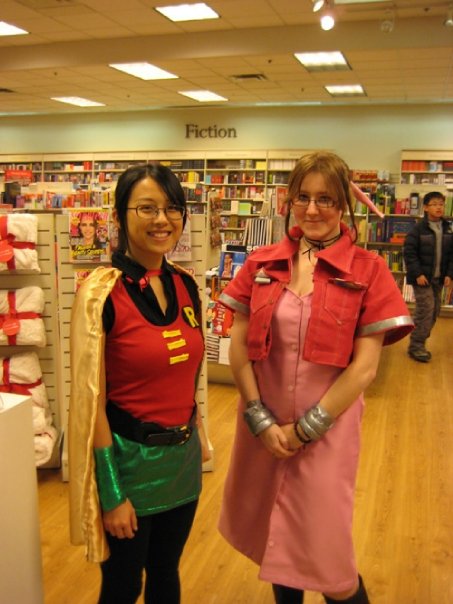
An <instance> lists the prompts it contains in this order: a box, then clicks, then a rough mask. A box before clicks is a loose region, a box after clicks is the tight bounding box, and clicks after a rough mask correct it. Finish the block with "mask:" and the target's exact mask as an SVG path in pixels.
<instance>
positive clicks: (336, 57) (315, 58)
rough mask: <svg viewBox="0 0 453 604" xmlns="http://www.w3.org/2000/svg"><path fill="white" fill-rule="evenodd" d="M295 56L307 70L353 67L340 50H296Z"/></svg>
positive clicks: (346, 68) (347, 68) (338, 69)
mask: <svg viewBox="0 0 453 604" xmlns="http://www.w3.org/2000/svg"><path fill="white" fill-rule="evenodd" d="M294 56H295V57H296V59H297V60H298V61H300V62H301V63H302V65H303V66H304V67H305V69H306V70H307V71H346V70H349V69H351V68H350V67H349V65H348V62H347V61H346V59H345V58H344V56H343V54H342V53H341V52H340V51H339V50H335V51H333V52H296V53H295V54H294Z"/></svg>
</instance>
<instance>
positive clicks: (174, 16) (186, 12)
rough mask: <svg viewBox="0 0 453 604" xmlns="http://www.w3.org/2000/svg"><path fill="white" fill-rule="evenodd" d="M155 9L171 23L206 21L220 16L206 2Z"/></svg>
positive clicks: (157, 7)
mask: <svg viewBox="0 0 453 604" xmlns="http://www.w3.org/2000/svg"><path fill="white" fill-rule="evenodd" d="M155 8H156V10H157V11H158V12H159V13H161V14H162V15H163V16H164V17H167V19H170V21H203V20H204V19H218V18H219V15H218V14H217V13H216V12H215V11H214V10H212V8H210V7H209V6H208V5H207V4H205V3H204V2H197V3H196V4H176V5H173V6H156V7H155Z"/></svg>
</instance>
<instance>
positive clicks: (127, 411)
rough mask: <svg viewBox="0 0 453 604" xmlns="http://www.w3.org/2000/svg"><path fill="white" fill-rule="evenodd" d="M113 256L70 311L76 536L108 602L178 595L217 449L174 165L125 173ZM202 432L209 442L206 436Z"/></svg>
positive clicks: (174, 602)
mask: <svg viewBox="0 0 453 604" xmlns="http://www.w3.org/2000/svg"><path fill="white" fill-rule="evenodd" d="M112 216H113V220H114V222H115V224H116V226H117V227H118V229H119V247H118V250H117V251H116V252H115V253H114V254H113V257H112V267H111V268H105V267H99V268H97V269H96V270H95V271H93V273H92V274H91V275H90V276H89V277H88V278H87V279H86V280H85V281H84V282H83V283H82V285H81V287H80V289H79V291H78V292H77V295H76V300H75V303H74V307H73V311H72V318H71V373H72V388H71V401H70V409H69V472H70V503H71V540H72V542H73V543H74V544H85V546H86V548H87V557H88V559H89V560H91V561H94V562H101V570H102V586H101V593H100V597H99V603H100V604H113V603H118V604H129V603H133V602H136V601H137V599H138V597H139V595H140V593H141V591H142V575H143V571H145V573H146V582H145V602H153V603H154V602H158V603H159V604H178V603H179V602H180V583H179V573H178V566H179V560H180V557H181V554H182V551H183V548H184V545H185V543H186V540H187V537H188V535H189V532H190V529H191V526H192V522H193V519H194V515H195V510H196V507H197V501H198V498H199V494H200V490H201V463H202V459H207V458H208V457H209V452H208V450H207V447H206V438H205V435H204V432H203V428H202V423H201V418H200V416H199V415H198V414H197V408H196V403H195V392H196V388H197V378H198V374H199V370H200V366H201V363H202V359H203V354H204V344H203V337H202V329H201V325H202V321H201V317H200V310H201V307H200V301H199V297H198V289H197V285H196V283H195V281H194V280H193V278H192V277H191V275H190V274H188V273H187V272H185V271H184V270H183V269H182V268H180V267H178V266H176V265H174V264H172V263H170V262H168V261H167V260H166V258H165V254H166V253H167V252H169V251H170V250H171V249H173V248H174V246H175V245H176V243H177V241H178V239H179V238H180V236H181V234H182V231H183V227H184V224H185V220H186V218H187V216H186V202H185V198H184V192H183V189H182V187H181V185H180V183H179V180H178V178H177V177H176V175H175V174H173V172H172V171H171V170H169V169H168V168H166V167H165V166H161V165H141V166H133V167H131V168H128V169H127V170H126V171H125V172H124V173H123V174H121V176H120V178H119V179H118V183H117V187H116V190H115V207H114V209H113V213H112ZM201 443H202V446H201Z"/></svg>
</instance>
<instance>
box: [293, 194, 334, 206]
mask: <svg viewBox="0 0 453 604" xmlns="http://www.w3.org/2000/svg"><path fill="white" fill-rule="evenodd" d="M312 201H313V202H314V204H315V206H316V207H317V208H319V209H321V210H326V209H327V208H333V207H334V206H336V205H337V202H336V201H335V199H332V197H329V196H328V195H320V196H319V197H310V195H306V194H305V193H301V194H300V195H299V196H298V197H296V198H295V199H293V201H292V204H293V206H296V208H304V209H306V208H308V206H309V205H310V202H312Z"/></svg>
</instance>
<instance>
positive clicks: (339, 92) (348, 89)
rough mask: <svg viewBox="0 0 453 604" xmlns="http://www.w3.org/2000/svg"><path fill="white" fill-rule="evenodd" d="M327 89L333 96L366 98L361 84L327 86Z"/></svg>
mask: <svg viewBox="0 0 453 604" xmlns="http://www.w3.org/2000/svg"><path fill="white" fill-rule="evenodd" d="M325 89H326V90H327V92H328V93H329V94H331V95H332V96H366V94H365V90H364V89H363V88H362V86H361V85H360V84H346V85H343V84H341V85H334V86H326V87H325Z"/></svg>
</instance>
